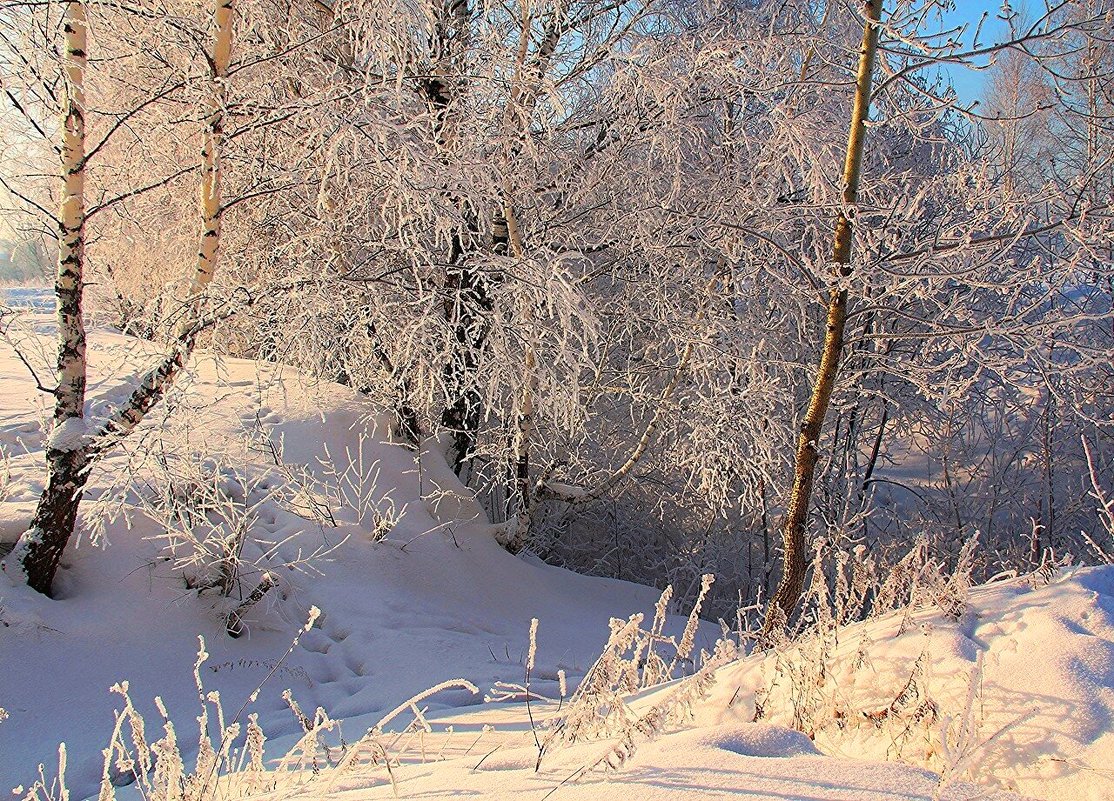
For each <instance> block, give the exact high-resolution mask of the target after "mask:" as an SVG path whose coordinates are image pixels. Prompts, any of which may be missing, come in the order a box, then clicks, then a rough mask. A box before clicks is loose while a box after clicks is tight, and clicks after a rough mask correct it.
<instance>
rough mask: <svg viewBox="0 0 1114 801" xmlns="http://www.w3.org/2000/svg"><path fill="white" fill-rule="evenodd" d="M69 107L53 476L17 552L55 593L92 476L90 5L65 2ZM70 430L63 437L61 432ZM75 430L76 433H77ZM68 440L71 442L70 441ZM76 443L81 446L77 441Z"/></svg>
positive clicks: (35, 579) (49, 455) (26, 568)
mask: <svg viewBox="0 0 1114 801" xmlns="http://www.w3.org/2000/svg"><path fill="white" fill-rule="evenodd" d="M62 30H63V37H64V40H63V47H64V49H65V77H66V95H65V97H66V106H65V117H64V118H63V120H62V165H61V173H62V204H61V215H60V218H59V220H58V227H59V236H58V270H57V274H56V276H55V279H54V295H55V299H56V302H57V307H58V360H57V366H56V367H57V369H56V377H57V381H58V384H57V387H56V388H55V390H54V398H55V403H54V431H55V432H56V435H55V436H52V438H51V440H50V441H49V442H48V445H47V451H46V460H47V483H46V488H45V489H44V490H43V494H42V496H41V497H40V498H39V503H38V506H36V508H35V514H34V517H33V518H32V519H31V526H30V528H29V529H28V530H27V531H26V532H24V534H23V536H22V537H21V538H20V540H19V543H18V545H17V547H16V549H15V552H14V553H13V557H14V559H13V562H18V563H19V565H20V566H21V568H22V570H23V572H24V574H25V575H26V579H27V583H28V584H29V585H30V586H31V587H32V588H33V589H35V590H38V591H39V592H41V593H44V594H46V595H49V594H50V591H51V585H52V583H53V581H54V573H55V571H57V569H58V560H59V559H61V557H62V552H63V550H65V547H66V543H67V542H68V541H69V539H70V537H71V536H72V534H73V530H74V524H75V522H76V520H77V507H78V504H79V503H80V502H81V495H82V491H83V489H84V487H85V482H86V480H87V477H88V470H87V468H88V456H87V454H86V453H85V450H84V449H83V448H82V447H80V439H81V438H80V435H81V433H82V432H83V431H84V421H83V418H84V409H85V382H86V359H85V321H84V318H83V316H82V311H81V299H82V292H83V289H84V268H85V66H86V62H87V60H88V54H87V51H86V47H87V41H86V38H87V37H86V33H87V27H86V20H85V6H84V4H83V3H81V2H79V1H76V0H75V1H74V2H69V3H67V4H66V10H65V16H64V18H63V25H62ZM63 433H64V434H65V435H66V436H64V437H63V436H58V434H63ZM71 435H73V436H71ZM67 440H68V441H67ZM75 446H77V447H75Z"/></svg>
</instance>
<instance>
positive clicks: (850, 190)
mask: <svg viewBox="0 0 1114 801" xmlns="http://www.w3.org/2000/svg"><path fill="white" fill-rule="evenodd" d="M881 14H882V2H881V0H872V1H871V2H867V3H864V4H863V15H864V16H865V17H866V24H865V25H864V26H863V38H862V45H861V48H860V51H859V67H858V74H857V78H856V82H855V101H854V106H853V107H852V111H851V130H850V133H849V134H848V138H847V153H846V157H845V161H844V165H843V205H842V208H840V211H839V215H838V217H837V218H836V225H835V241H834V244H833V256H832V260H833V261H834V262H835V264H836V265H837V269H838V271H839V278H840V279H841V281H842V279H845V278H847V277H848V276H849V275H850V274H851V243H852V238H853V233H854V224H853V223H852V220H851V217H849V216H848V212H849V211H850V209H851V208H852V207H853V206H854V205H855V203H856V202H857V200H858V190H859V176H860V173H861V171H862V158H863V141H864V139H865V137H866V127H865V125H864V123H865V122H866V118H867V114H868V113H869V111H870V89H871V76H872V74H873V72H874V57H875V53H876V52H877V49H878V22H879V20H880V19H881ZM846 323H847V290H846V289H844V288H842V287H839V286H836V287H834V288H833V289H832V290H831V292H830V294H829V296H828V313H827V323H826V327H825V334H824V347H823V351H822V354H821V358H820V369H819V371H818V372H817V375H816V380H815V382H814V384H813V386H812V396H811V398H810V400H809V404H808V410H807V411H806V412H805V419H804V421H803V422H802V423H801V433H800V436H799V438H798V440H797V453H796V459H795V463H794V470H793V489H792V492H791V493H790V496H789V506H788V508H787V509H786V514H785V523H784V526H783V528H782V543H783V557H782V561H783V564H782V573H781V581H780V582H779V584H778V588H777V590H776V591H775V592H774V595H773V598H771V599H770V607H769V610H768V612H767V613H766V620H765V622H764V625H763V635H768V634H770V633H772V632H773V631H774V630H776V629H778V628H781V627H783V626H784V625H785V624H786V623H787V622H788V620H789V616H790V615H791V614H792V613H793V610H794V609H795V608H796V606H797V604H798V602H799V601H800V598H801V593H802V592H803V590H804V583H805V573H806V572H807V569H808V542H807V538H806V536H805V535H806V533H807V529H808V512H809V505H810V501H811V498H812V484H813V479H814V478H815V474H816V462H817V460H818V459H819V453H818V451H817V448H818V443H819V440H820V433H821V431H822V429H823V427H824V418H825V417H826V416H827V413H828V405H829V404H830V402H831V399H832V392H833V390H834V389H835V382H836V375H837V373H838V371H839V361H840V356H841V355H842V352H843V331H844V326H845V325H846Z"/></svg>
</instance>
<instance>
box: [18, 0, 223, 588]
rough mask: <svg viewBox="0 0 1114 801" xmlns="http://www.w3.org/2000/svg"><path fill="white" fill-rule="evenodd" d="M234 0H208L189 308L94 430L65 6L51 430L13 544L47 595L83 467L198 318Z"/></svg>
mask: <svg viewBox="0 0 1114 801" xmlns="http://www.w3.org/2000/svg"><path fill="white" fill-rule="evenodd" d="M232 2H233V0H215V7H214V11H213V22H214V26H215V32H214V40H213V51H212V53H211V58H210V64H211V66H212V73H211V78H212V95H211V97H210V111H209V116H208V118H207V120H206V125H205V132H204V144H203V146H202V154H201V155H202V165H201V219H202V230H201V237H200V239H201V242H200V246H199V248H198V259H197V266H196V267H195V270H194V274H193V276H192V277H191V281H190V287H191V290H190V294H191V306H192V308H193V314H187V315H186V316H185V317H184V319H183V321H182V323H181V325H180V326H179V329H178V336H177V342H176V343H175V344H174V347H173V348H172V350H171V352H170V354H169V355H168V356H167V357H166V358H164V359H163V361H162V362H160V363H159V364H158V365H157V366H155V367H154V368H152V369H151V370H149V371H148V372H147V374H146V375H145V376H144V377H143V379H142V380H141V381H140V383H139V386H138V387H136V389H135V390H134V391H133V392H132V394H131V396H130V397H129V398H128V400H127V401H126V402H124V403H123V404H122V405H121V406H119V407H118V408H117V409H115V410H114V411H113V413H112V414H111V415H110V416H109V419H108V420H107V421H106V422H105V423H104V424H103V425H102V426H101V427H100V429H99V430H98V431H97V432H95V433H94V432H86V430H85V426H84V421H83V419H82V418H83V409H84V405H85V383H86V359H85V326H84V321H83V318H82V313H81V301H82V293H83V291H84V286H83V281H82V273H83V267H84V259H85V249H84V236H85V205H84V190H85V119H84V116H83V112H84V107H85V95H84V79H85V65H86V60H87V54H86V21H85V8H84V6H83V4H82V3H81V2H78V1H77V0H74V2H70V3H68V4H67V6H66V13H65V24H64V27H63V31H64V35H65V49H66V58H67V61H66V88H67V108H66V117H65V120H64V124H63V138H62V178H63V197H62V209H61V212H62V213H61V220H60V228H61V236H60V240H59V257H58V276H57V279H56V282H55V295H56V297H57V301H58V323H59V332H58V338H59V349H58V387H57V388H56V389H55V391H54V394H55V398H56V403H55V410H54V433H53V434H52V437H51V441H50V442H49V443H48V446H47V452H46V458H47V470H48V474H47V486H46V489H45V490H44V491H43V494H42V497H41V498H40V499H39V504H38V507H37V508H36V509H35V515H34V517H33V518H32V521H31V527H30V528H29V529H28V530H27V531H26V532H25V533H24V534H23V536H22V537H21V538H20V540H19V543H18V544H17V546H16V549H15V551H13V556H14V559H13V561H18V563H19V564H20V566H21V567H22V569H23V572H24V574H25V575H26V578H27V583H28V585H30V586H31V587H32V588H34V589H36V590H38V591H39V592H42V593H44V594H46V595H50V593H51V586H52V584H53V581H54V574H55V572H56V571H57V569H58V562H59V560H60V559H61V557H62V553H63V551H64V550H65V548H66V545H67V543H68V542H69V540H70V537H72V536H73V532H74V526H75V524H76V521H77V509H78V505H79V504H80V503H81V496H82V491H83V489H84V487H85V482H86V481H87V480H88V475H89V467H90V465H91V464H92V462H93V461H94V460H95V459H96V458H97V457H98V456H100V454H101V453H103V452H104V450H105V449H106V448H107V447H108V446H109V444H110V443H111V442H112V441H115V439H118V438H120V437H123V436H126V435H127V434H128V433H130V432H131V431H132V430H133V429H134V428H135V427H136V426H137V425H138V424H139V423H140V421H141V420H142V419H143V416H144V415H145V414H146V413H147V411H148V410H149V409H150V408H151V407H152V406H153V405H154V404H155V403H157V402H158V401H159V399H160V398H162V396H163V395H164V394H165V392H166V390H167V388H169V387H170V385H171V384H172V383H173V382H174V380H175V378H176V377H177V376H178V374H179V373H180V372H181V370H182V368H183V366H184V365H185V363H186V361H187V360H188V358H189V355H190V353H191V352H192V351H193V347H194V343H195V341H196V338H197V335H198V333H199V332H200V331H201V330H202V329H203V328H204V324H203V321H202V320H201V319H200V316H199V310H200V303H199V300H200V294H201V293H202V292H204V290H205V288H206V287H207V286H208V285H209V283H210V282H211V281H212V279H213V275H214V273H215V272H216V268H217V254H218V251H219V248H220V231H221V216H222V214H223V210H224V209H223V206H222V204H221V192H220V180H221V170H220V147H221V144H222V141H223V122H224V105H225V102H224V96H225V88H224V87H225V81H226V80H227V76H228V65H229V62H230V55H231V49H232Z"/></svg>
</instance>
